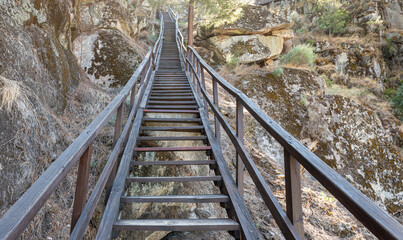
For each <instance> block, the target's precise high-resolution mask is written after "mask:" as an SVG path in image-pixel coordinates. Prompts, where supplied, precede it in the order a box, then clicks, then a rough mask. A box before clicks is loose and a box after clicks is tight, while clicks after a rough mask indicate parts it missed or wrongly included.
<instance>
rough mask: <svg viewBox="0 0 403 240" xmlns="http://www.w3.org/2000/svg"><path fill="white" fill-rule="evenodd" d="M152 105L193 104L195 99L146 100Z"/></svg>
mask: <svg viewBox="0 0 403 240" xmlns="http://www.w3.org/2000/svg"><path fill="white" fill-rule="evenodd" d="M148 104H152V105H195V104H196V101H173V102H171V101H148Z"/></svg>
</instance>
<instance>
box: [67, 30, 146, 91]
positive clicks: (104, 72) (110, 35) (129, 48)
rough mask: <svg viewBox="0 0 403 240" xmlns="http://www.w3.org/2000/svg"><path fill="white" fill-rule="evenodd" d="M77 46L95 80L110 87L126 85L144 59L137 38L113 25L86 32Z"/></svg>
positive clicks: (83, 62) (76, 41)
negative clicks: (137, 46)
mask: <svg viewBox="0 0 403 240" xmlns="http://www.w3.org/2000/svg"><path fill="white" fill-rule="evenodd" d="M73 46H74V54H75V56H76V58H77V59H78V62H79V63H80V64H81V67H82V68H83V69H84V71H85V72H86V73H87V74H88V76H89V77H90V79H91V81H92V82H94V83H97V84H99V85H101V86H105V87H106V88H112V87H119V86H124V85H125V84H126V83H127V81H128V80H129V79H130V77H131V75H132V74H133V72H134V71H135V70H136V67H137V66H138V64H139V63H140V62H141V57H140V55H139V53H138V50H137V48H136V46H135V45H134V43H133V40H131V39H128V38H127V37H126V36H124V35H123V34H122V33H121V32H119V31H117V30H113V29H109V30H99V31H95V32H91V33H90V34H82V35H80V36H79V37H78V38H77V39H76V40H75V41H74V43H73Z"/></svg>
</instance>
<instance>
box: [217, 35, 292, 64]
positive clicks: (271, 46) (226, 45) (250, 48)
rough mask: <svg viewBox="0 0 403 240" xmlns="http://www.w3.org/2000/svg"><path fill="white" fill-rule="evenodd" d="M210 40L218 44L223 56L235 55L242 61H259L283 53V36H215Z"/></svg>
mask: <svg viewBox="0 0 403 240" xmlns="http://www.w3.org/2000/svg"><path fill="white" fill-rule="evenodd" d="M209 42H210V43H211V44H213V45H214V46H216V48H217V49H218V50H219V51H220V53H221V54H222V55H223V56H228V55H231V54H232V55H234V56H235V57H238V58H239V60H240V62H242V63H251V62H259V61H263V60H267V59H270V58H272V57H274V56H277V55H279V54H280V53H281V51H282V49H283V42H284V40H283V38H281V37H277V36H264V35H256V34H255V35H241V36H226V35H224V36H222V35H221V36H215V37H211V38H209Z"/></svg>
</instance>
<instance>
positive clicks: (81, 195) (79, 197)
mask: <svg viewBox="0 0 403 240" xmlns="http://www.w3.org/2000/svg"><path fill="white" fill-rule="evenodd" d="M92 144H93V143H91V144H90V145H89V146H88V148H87V150H85V152H84V153H83V155H82V156H81V158H80V163H79V165H78V173H77V183H76V191H75V195H74V204H73V215H72V217H71V228H70V232H72V231H73V229H74V227H75V225H76V223H77V221H78V219H79V218H80V215H81V212H82V211H83V208H84V206H85V204H86V202H87V191H88V179H89V174H90V162H91V153H92Z"/></svg>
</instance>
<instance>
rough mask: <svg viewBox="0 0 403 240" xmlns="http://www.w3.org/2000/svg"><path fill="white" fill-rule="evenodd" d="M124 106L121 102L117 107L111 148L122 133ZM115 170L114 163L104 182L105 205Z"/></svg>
mask: <svg viewBox="0 0 403 240" xmlns="http://www.w3.org/2000/svg"><path fill="white" fill-rule="evenodd" d="M124 104H125V103H124V102H123V103H122V104H121V105H120V106H119V108H118V110H117V111H116V122H115V133H114V135H113V145H112V146H113V147H115V145H116V143H117V141H118V139H119V137H120V134H121V132H122V131H121V130H122V116H123V107H124ZM117 169H118V164H117V162H116V163H115V165H113V168H112V172H111V175H109V178H108V181H107V182H106V192H105V199H104V204H105V205H106V203H107V202H108V199H109V195H110V193H111V189H112V185H113V182H114V181H115V177H116V172H117Z"/></svg>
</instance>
